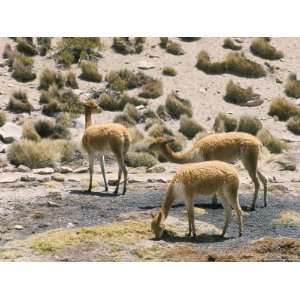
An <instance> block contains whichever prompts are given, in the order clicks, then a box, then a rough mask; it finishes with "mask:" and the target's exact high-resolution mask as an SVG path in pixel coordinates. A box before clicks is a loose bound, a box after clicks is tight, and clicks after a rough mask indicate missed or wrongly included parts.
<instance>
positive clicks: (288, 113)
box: [269, 97, 300, 121]
mask: <svg viewBox="0 0 300 300" xmlns="http://www.w3.org/2000/svg"><path fill="white" fill-rule="evenodd" d="M269 115H270V116H277V117H278V118H279V120H280V121H286V120H288V119H289V118H290V117H293V116H296V115H300V109H299V107H298V106H297V105H296V104H294V103H293V102H291V101H289V100H287V99H285V98H283V97H278V98H275V99H273V100H272V102H271V105H270V109H269Z"/></svg>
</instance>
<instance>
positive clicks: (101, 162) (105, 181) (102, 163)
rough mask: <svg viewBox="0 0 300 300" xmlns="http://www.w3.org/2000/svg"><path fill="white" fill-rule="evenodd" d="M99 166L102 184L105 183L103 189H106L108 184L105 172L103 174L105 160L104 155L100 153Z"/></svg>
mask: <svg viewBox="0 0 300 300" xmlns="http://www.w3.org/2000/svg"><path fill="white" fill-rule="evenodd" d="M100 159H101V160H100V166H101V173H102V177H103V181H104V185H105V191H106V192H107V191H108V184H107V180H106V174H105V160H104V155H101V158H100Z"/></svg>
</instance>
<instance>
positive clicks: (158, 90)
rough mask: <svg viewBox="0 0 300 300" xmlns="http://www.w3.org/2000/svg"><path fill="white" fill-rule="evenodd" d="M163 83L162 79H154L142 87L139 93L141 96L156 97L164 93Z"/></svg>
mask: <svg viewBox="0 0 300 300" xmlns="http://www.w3.org/2000/svg"><path fill="white" fill-rule="evenodd" d="M162 93H163V85H162V82H161V81H160V80H152V81H151V82H148V83H146V84H145V85H143V87H142V91H141V92H140V93H139V96H140V97H143V98H146V99H149V98H151V99H155V98H158V97H160V96H161V95H162Z"/></svg>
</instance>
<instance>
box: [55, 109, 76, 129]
mask: <svg viewBox="0 0 300 300" xmlns="http://www.w3.org/2000/svg"><path fill="white" fill-rule="evenodd" d="M55 122H56V124H60V125H62V126H64V127H71V126H72V119H71V117H70V114H69V113H67V112H61V113H59V114H58V115H57V116H56V119H55Z"/></svg>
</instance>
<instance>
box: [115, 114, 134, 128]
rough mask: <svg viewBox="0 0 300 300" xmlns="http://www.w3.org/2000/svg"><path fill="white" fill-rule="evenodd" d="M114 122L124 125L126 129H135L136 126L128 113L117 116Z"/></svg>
mask: <svg viewBox="0 0 300 300" xmlns="http://www.w3.org/2000/svg"><path fill="white" fill-rule="evenodd" d="M113 122H114V123H119V124H122V125H124V126H125V127H133V126H135V125H136V122H135V120H134V119H132V118H130V117H129V115H128V114H126V113H121V114H118V115H116V116H115V117H114V119H113Z"/></svg>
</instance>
